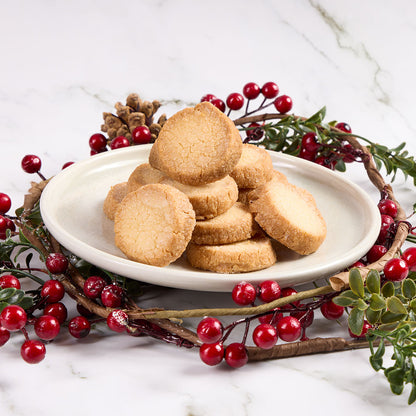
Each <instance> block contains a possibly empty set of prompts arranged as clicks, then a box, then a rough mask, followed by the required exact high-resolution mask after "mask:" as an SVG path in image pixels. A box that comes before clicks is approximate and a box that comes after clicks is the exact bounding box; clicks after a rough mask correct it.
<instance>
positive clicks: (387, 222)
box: [377, 214, 394, 244]
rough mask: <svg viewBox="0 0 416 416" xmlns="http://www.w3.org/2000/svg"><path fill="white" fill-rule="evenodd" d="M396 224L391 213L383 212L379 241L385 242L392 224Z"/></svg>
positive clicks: (380, 242)
mask: <svg viewBox="0 0 416 416" xmlns="http://www.w3.org/2000/svg"><path fill="white" fill-rule="evenodd" d="M392 224H394V219H393V218H392V217H390V215H385V214H381V226H380V233H379V235H378V238H377V243H379V244H383V243H384V242H385V241H386V238H387V236H388V232H389V228H390V226H391V225H392Z"/></svg>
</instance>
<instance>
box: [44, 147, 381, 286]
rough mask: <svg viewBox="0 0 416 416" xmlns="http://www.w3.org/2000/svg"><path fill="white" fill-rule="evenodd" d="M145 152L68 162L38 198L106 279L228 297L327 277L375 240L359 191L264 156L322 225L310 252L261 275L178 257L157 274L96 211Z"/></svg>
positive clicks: (64, 240) (49, 222)
mask: <svg viewBox="0 0 416 416" xmlns="http://www.w3.org/2000/svg"><path fill="white" fill-rule="evenodd" d="M149 151H150V145H142V146H135V147H131V148H125V149H119V150H112V151H110V152H107V153H104V154H100V155H96V156H93V157H91V158H89V159H88V160H85V161H82V162H78V163H75V164H73V165H71V166H70V167H68V168H66V169H65V170H63V171H62V172H60V173H59V174H58V175H57V176H55V177H54V178H53V179H52V180H51V181H50V183H49V184H48V185H47V187H46V188H45V190H44V192H43V194H42V198H41V204H40V207H41V213H42V217H43V220H44V222H45V225H46V227H47V228H48V229H49V231H50V232H51V233H52V234H53V235H54V237H55V238H56V239H57V240H58V241H59V242H60V243H61V244H62V245H63V246H64V247H66V248H67V249H68V250H70V251H72V252H73V253H74V254H76V255H77V256H79V257H82V258H83V259H85V260H87V261H88V262H90V263H92V264H95V265H96V266H99V267H101V268H104V269H106V270H109V271H111V272H114V273H117V274H120V275H124V276H126V277H130V278H132V279H136V280H140V281H144V282H148V283H153V284H157V285H162V286H168V287H175V288H182V289H192V290H205V291H230V290H232V288H233V286H234V285H235V284H236V283H238V282H240V281H242V280H247V281H250V282H254V283H255V282H261V281H263V280H266V279H274V280H277V281H278V282H279V283H280V285H281V286H282V287H284V286H288V285H296V284H300V283H305V282H308V281H313V280H315V279H318V278H321V277H326V276H329V275H331V274H334V273H336V272H338V271H339V270H342V269H344V268H345V267H348V266H349V265H351V264H352V263H354V262H355V261H356V260H358V259H359V258H361V257H362V256H363V255H364V254H365V253H366V252H367V251H368V249H369V248H370V247H371V246H372V245H373V243H374V241H375V240H376V238H377V236H378V232H379V227H380V215H379V212H378V209H377V207H376V203H375V202H373V201H372V200H371V199H370V198H369V197H368V195H367V194H366V193H364V191H363V190H362V189H361V188H359V187H358V186H357V185H355V184H354V183H352V182H350V181H349V180H347V179H345V178H344V176H343V175H342V174H339V173H336V172H332V171H330V170H328V169H326V168H323V167H321V166H319V165H316V164H314V163H311V162H307V161H305V160H303V159H300V158H297V157H293V156H288V155H285V154H282V153H277V152H270V155H271V157H272V160H273V164H274V166H275V168H277V169H278V170H280V171H281V172H283V173H284V174H286V176H287V177H288V179H289V181H290V182H292V183H294V184H296V185H299V186H301V187H303V188H305V189H307V190H308V191H310V192H311V193H312V194H313V195H314V197H315V199H316V201H317V204H318V207H319V209H320V210H321V212H322V215H323V217H324V219H325V221H326V223H327V228H328V233H327V237H326V239H325V241H324V243H323V244H322V245H321V247H320V248H319V249H318V251H317V252H315V253H313V254H311V255H309V256H299V255H297V254H295V253H293V252H291V251H289V250H287V249H284V248H280V249H279V252H278V258H279V260H278V262H277V263H276V264H275V265H274V266H272V267H270V268H268V269H265V270H261V271H256V272H251V273H240V274H218V273H211V272H204V271H199V270H196V269H193V268H191V267H190V266H189V265H188V264H187V262H186V259H185V258H181V259H179V260H177V261H176V262H175V263H172V264H170V265H169V266H167V267H164V268H159V267H154V266H148V265H145V264H141V263H137V262H134V261H131V260H128V259H127V258H126V257H125V256H124V255H123V253H122V252H121V251H120V250H119V249H118V248H117V247H116V246H115V245H114V242H113V237H114V234H113V223H112V222H111V221H110V220H108V219H107V218H106V217H105V216H104V214H103V210H102V205H103V201H104V199H105V197H106V195H107V192H108V190H109V189H110V186H112V185H115V184H116V183H119V182H124V181H126V180H127V179H128V177H129V175H130V173H131V172H132V171H133V169H134V168H135V167H136V166H138V165H139V164H140V163H144V162H146V161H147V159H148V155H149Z"/></svg>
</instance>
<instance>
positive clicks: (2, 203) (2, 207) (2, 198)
mask: <svg viewBox="0 0 416 416" xmlns="http://www.w3.org/2000/svg"><path fill="white" fill-rule="evenodd" d="M11 206H12V200H11V199H10V197H9V195H7V194H4V193H3V192H0V214H5V213H6V212H7V211H8V210H9V209H10V208H11Z"/></svg>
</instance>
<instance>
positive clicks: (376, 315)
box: [365, 306, 381, 325]
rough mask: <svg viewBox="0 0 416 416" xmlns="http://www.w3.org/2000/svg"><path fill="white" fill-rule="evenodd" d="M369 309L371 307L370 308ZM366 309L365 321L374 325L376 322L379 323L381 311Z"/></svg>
mask: <svg viewBox="0 0 416 416" xmlns="http://www.w3.org/2000/svg"><path fill="white" fill-rule="evenodd" d="M370 308H371V306H370ZM370 308H368V309H367V310H366V311H365V316H366V318H367V321H368V322H369V323H370V324H371V325H374V324H376V323H377V322H379V320H380V317H381V311H373V310H372V309H370Z"/></svg>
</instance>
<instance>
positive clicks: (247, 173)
mask: <svg viewBox="0 0 416 416" xmlns="http://www.w3.org/2000/svg"><path fill="white" fill-rule="evenodd" d="M230 175H231V176H232V177H233V178H234V180H235V181H236V182H237V185H238V187H239V188H257V187H259V186H261V185H264V184H265V183H266V182H268V181H270V180H271V179H272V177H273V164H272V158H271V157H270V155H269V153H268V152H267V150H265V149H263V148H261V147H258V146H255V145H253V144H243V151H242V153H241V158H240V160H239V161H238V163H237V165H236V166H235V168H234V169H233V171H232V172H231V173H230Z"/></svg>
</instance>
